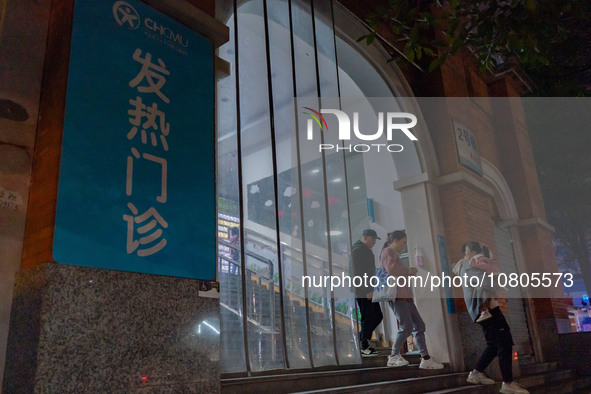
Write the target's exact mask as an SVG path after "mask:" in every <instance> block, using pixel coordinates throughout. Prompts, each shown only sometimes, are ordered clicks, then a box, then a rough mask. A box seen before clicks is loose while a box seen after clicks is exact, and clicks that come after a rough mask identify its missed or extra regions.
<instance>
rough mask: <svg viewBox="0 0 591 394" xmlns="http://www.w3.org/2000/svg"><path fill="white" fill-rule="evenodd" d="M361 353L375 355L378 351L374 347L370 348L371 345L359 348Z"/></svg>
mask: <svg viewBox="0 0 591 394" xmlns="http://www.w3.org/2000/svg"><path fill="white" fill-rule="evenodd" d="M361 355H362V356H363V357H371V356H377V355H378V351H377V350H376V349H374V348H372V347H371V346H368V347H366V348H365V349H361Z"/></svg>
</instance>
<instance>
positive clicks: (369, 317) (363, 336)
mask: <svg viewBox="0 0 591 394" xmlns="http://www.w3.org/2000/svg"><path fill="white" fill-rule="evenodd" d="M378 239H380V237H378V234H377V233H376V232H375V230H372V229H366V230H363V236H362V238H361V240H358V241H356V242H355V243H354V244H353V248H352V260H353V275H355V276H359V277H363V275H364V274H365V275H367V277H368V282H369V277H372V276H374V275H375V273H376V265H375V257H374V255H373V252H372V251H371V248H373V247H374V245H375V244H376V240H378ZM372 296H373V289H372V288H371V287H369V286H368V287H364V286H360V287H357V288H356V289H355V297H356V300H357V305H359V312H360V313H361V332H360V333H359V340H360V342H361V354H362V355H363V356H374V355H377V354H378V352H377V351H376V350H375V349H374V348H372V347H371V346H369V340H370V339H371V335H372V333H373V330H375V328H376V327H377V326H378V324H380V323H381V322H382V318H383V316H382V310H381V309H380V304H379V303H373V302H372V301H371V299H372Z"/></svg>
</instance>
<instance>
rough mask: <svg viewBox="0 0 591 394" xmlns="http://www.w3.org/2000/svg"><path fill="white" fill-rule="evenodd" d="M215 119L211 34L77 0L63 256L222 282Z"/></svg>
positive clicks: (121, 3)
mask: <svg viewBox="0 0 591 394" xmlns="http://www.w3.org/2000/svg"><path fill="white" fill-rule="evenodd" d="M89 48H91V49H89ZM213 124H214V71H213V47H212V45H211V43H210V42H209V41H208V40H207V39H206V38H205V37H203V36H201V35H199V34H198V33H196V32H194V31H192V30H190V29H189V28H187V27H186V26H184V25H182V24H180V23H178V22H177V21H175V20H173V19H171V18H169V17H168V16H166V15H164V14H162V13H160V12H158V11H156V10H155V9H153V8H151V7H149V6H147V5H146V4H144V3H142V2H140V1H137V0H105V1H101V2H96V1H94V0H76V1H75V3H74V22H73V27H72V42H71V49H70V65H69V70H68V87H67V91H66V109H65V116H64V131H63V139H62V151H61V158H60V175H59V188H58V196H57V210H56V218H55V232H54V243H53V258H54V260H55V261H56V262H59V263H63V264H71V265H82V266H88V267H97V268H105V269H111V270H121V271H132V272H142V273H149V274H157V275H169V276H180V277H186V278H194V279H203V280H211V279H213V278H214V277H215V262H216V261H215V253H216V248H215V236H216V217H215V212H216V206H215V183H214V174H215V168H214V166H215V141H214V126H213Z"/></svg>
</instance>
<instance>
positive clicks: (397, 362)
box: [386, 354, 408, 367]
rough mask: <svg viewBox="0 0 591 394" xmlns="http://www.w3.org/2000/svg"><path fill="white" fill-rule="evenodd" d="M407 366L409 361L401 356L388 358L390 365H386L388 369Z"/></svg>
mask: <svg viewBox="0 0 591 394" xmlns="http://www.w3.org/2000/svg"><path fill="white" fill-rule="evenodd" d="M405 365H408V361H407V360H405V359H404V357H402V356H401V355H400V354H397V355H395V356H392V355H390V356H388V363H387V364H386V366H388V367H404V366H405Z"/></svg>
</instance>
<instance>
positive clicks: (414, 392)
mask: <svg viewBox="0 0 591 394" xmlns="http://www.w3.org/2000/svg"><path fill="white" fill-rule="evenodd" d="M467 375H468V374H467V373H451V374H443V375H436V376H425V377H415V378H407V379H397V380H391V381H383V382H377V383H370V384H360V385H352V386H342V387H334V388H329V389H321V390H311V391H302V392H299V393H298V394H315V393H323V394H344V393H364V394H390V393H392V394H395V393H405V394H407V393H408V394H418V393H425V392H427V391H430V390H439V391H440V390H441V389H445V388H448V387H456V386H457V385H461V384H463V383H462V382H464V383H465V381H466V376H467ZM439 391H437V392H439Z"/></svg>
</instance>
